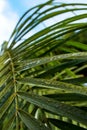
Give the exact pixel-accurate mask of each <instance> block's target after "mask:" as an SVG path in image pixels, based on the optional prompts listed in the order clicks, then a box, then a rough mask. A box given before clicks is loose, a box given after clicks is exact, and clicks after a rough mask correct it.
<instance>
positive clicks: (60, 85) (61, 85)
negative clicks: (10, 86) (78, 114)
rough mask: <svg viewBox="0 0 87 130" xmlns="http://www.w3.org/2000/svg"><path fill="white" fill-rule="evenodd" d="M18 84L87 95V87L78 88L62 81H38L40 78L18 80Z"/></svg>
mask: <svg viewBox="0 0 87 130" xmlns="http://www.w3.org/2000/svg"><path fill="white" fill-rule="evenodd" d="M17 82H18V83H21V84H26V85H31V86H39V87H41V88H49V89H50V88H51V89H62V90H67V91H71V92H74V93H80V94H84V95H87V88H86V87H82V86H78V85H74V84H70V83H66V82H61V81H53V80H47V79H38V78H22V79H19V80H17Z"/></svg>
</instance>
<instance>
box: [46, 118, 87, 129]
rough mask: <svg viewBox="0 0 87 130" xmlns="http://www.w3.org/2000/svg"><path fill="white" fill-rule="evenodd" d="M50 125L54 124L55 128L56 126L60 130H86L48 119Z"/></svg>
mask: <svg viewBox="0 0 87 130" xmlns="http://www.w3.org/2000/svg"><path fill="white" fill-rule="evenodd" d="M48 120H49V121H50V122H51V123H52V124H54V125H55V126H57V127H58V128H60V129H62V130H86V129H85V128H81V127H79V126H76V125H74V124H70V123H67V122H64V121H60V120H57V119H51V118H50V119H48Z"/></svg>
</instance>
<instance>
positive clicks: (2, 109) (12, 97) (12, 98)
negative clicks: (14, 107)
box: [0, 94, 15, 119]
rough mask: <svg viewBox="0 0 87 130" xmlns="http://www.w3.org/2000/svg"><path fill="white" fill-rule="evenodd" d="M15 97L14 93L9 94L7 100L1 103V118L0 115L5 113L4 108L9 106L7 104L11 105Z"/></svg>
mask: <svg viewBox="0 0 87 130" xmlns="http://www.w3.org/2000/svg"><path fill="white" fill-rule="evenodd" d="M14 98H15V94H13V95H11V96H10V97H9V98H8V100H6V102H5V103H4V104H3V106H2V107H1V108H0V119H1V118H2V116H3V115H4V114H5V112H6V110H7V109H8V108H9V106H10V105H11V103H12V102H13V100H14Z"/></svg>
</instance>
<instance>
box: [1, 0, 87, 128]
mask: <svg viewBox="0 0 87 130" xmlns="http://www.w3.org/2000/svg"><path fill="white" fill-rule="evenodd" d="M78 11H84V12H85V13H84V12H83V13H81V14H78V15H76V14H75V13H76V12H78ZM86 11H87V4H84V3H83V4H79V3H75V4H73V3H70V4H67V3H66V4H65V3H57V2H56V3H55V2H53V3H51V2H50V1H48V2H46V3H44V4H40V5H37V6H35V7H33V8H31V9H29V10H28V11H27V12H26V13H25V14H24V15H23V16H22V17H21V18H20V20H19V21H18V23H17V25H16V27H15V29H14V31H13V33H12V35H11V37H10V39H9V40H8V42H7V41H5V42H4V43H3V44H2V49H1V50H2V51H1V55H0V130H59V129H61V130H85V129H87V112H86V111H87V88H86V87H85V86H84V83H87V77H86V76H85V75H84V73H83V71H82V70H84V69H85V68H87V45H86V43H84V42H82V41H78V40H76V37H78V36H79V34H83V33H84V32H85V31H87V22H85V21H84V22H83V21H80V20H83V19H85V18H87V12H86ZM69 12H71V13H72V14H73V16H71V17H70V16H69V15H68V13H69ZM66 13H67V15H68V16H69V17H68V18H63V19H60V20H58V19H59V18H61V17H62V15H63V14H66ZM55 18H56V19H57V20H58V21H57V20H56V22H55V20H54V19H55ZM52 20H54V22H50V21H52ZM47 23H49V24H47ZM83 39H84V38H83Z"/></svg>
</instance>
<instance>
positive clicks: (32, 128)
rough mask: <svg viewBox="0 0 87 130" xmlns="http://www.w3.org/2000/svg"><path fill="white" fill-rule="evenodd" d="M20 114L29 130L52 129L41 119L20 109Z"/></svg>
mask: <svg viewBox="0 0 87 130" xmlns="http://www.w3.org/2000/svg"><path fill="white" fill-rule="evenodd" d="M18 114H19V117H20V118H21V120H22V121H23V122H24V124H25V125H26V126H27V127H28V128H29V130H50V129H49V128H48V127H46V126H45V125H44V124H42V123H41V122H40V121H38V120H36V119H35V118H33V117H32V116H31V115H29V114H28V113H26V112H24V111H22V110H19V111H18Z"/></svg>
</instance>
